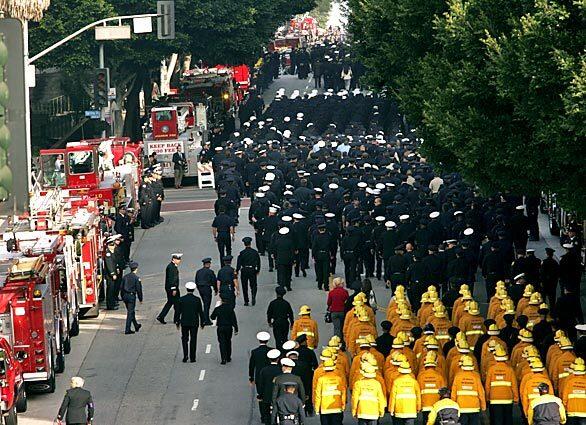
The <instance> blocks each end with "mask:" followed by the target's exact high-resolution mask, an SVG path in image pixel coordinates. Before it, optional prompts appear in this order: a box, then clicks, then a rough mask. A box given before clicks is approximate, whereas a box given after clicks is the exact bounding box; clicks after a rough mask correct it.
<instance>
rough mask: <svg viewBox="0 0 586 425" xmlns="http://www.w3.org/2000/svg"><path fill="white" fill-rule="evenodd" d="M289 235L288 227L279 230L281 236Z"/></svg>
mask: <svg viewBox="0 0 586 425" xmlns="http://www.w3.org/2000/svg"><path fill="white" fill-rule="evenodd" d="M287 233H289V228H288V227H281V228H280V229H279V234H280V235H286V234H287Z"/></svg>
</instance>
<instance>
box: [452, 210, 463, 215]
mask: <svg viewBox="0 0 586 425" xmlns="http://www.w3.org/2000/svg"><path fill="white" fill-rule="evenodd" d="M460 214H464V213H463V212H462V211H460V210H458V211H454V216H456V215H460Z"/></svg>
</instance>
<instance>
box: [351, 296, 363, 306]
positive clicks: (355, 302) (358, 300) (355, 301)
mask: <svg viewBox="0 0 586 425" xmlns="http://www.w3.org/2000/svg"><path fill="white" fill-rule="evenodd" d="M363 304H364V301H362V298H359V297H358V295H356V296H355V297H354V299H353V300H352V305H353V306H354V307H358V306H361V305H363Z"/></svg>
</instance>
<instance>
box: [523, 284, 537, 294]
mask: <svg viewBox="0 0 586 425" xmlns="http://www.w3.org/2000/svg"><path fill="white" fill-rule="evenodd" d="M533 292H535V289H534V288H533V285H531V284H530V283H529V284H528V285H526V286H525V290H524V291H523V296H524V297H526V298H529V297H530V296H531V294H533Z"/></svg>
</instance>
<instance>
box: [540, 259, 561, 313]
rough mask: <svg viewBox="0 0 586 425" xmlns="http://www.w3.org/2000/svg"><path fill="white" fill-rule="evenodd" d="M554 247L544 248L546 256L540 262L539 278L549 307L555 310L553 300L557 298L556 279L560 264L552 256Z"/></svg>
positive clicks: (558, 274)
mask: <svg viewBox="0 0 586 425" xmlns="http://www.w3.org/2000/svg"><path fill="white" fill-rule="evenodd" d="M554 252H555V249H552V248H545V255H546V258H545V259H544V260H543V261H542V262H541V270H540V275H541V276H540V278H541V285H542V286H543V291H544V292H545V294H544V295H545V296H546V297H547V301H548V302H549V307H550V308H551V310H552V311H555V302H556V298H557V290H558V279H559V276H560V265H559V264H558V262H557V260H556V259H555V258H553V253H554Z"/></svg>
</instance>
